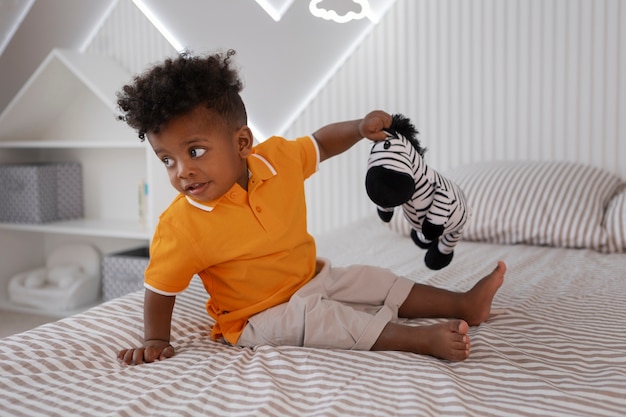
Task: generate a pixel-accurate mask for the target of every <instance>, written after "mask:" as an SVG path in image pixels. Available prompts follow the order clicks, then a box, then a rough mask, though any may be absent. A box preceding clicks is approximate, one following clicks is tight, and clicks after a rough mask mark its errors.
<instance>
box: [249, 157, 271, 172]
mask: <svg viewBox="0 0 626 417" xmlns="http://www.w3.org/2000/svg"><path fill="white" fill-rule="evenodd" d="M251 156H254V157H256V158H258V159H260V160H261V161H263V163H264V164H265V165H266V166H267V169H269V170H270V171H271V172H272V175H276V169H274V167H273V166H272V164H270V163H269V161H268V160H267V159H265V158H264V157H263V156H261V155H259V154H257V153H253V154H252V155H251Z"/></svg>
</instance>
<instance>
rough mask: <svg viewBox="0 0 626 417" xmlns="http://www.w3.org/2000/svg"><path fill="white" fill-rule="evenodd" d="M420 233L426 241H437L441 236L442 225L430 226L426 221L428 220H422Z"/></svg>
mask: <svg viewBox="0 0 626 417" xmlns="http://www.w3.org/2000/svg"><path fill="white" fill-rule="evenodd" d="M422 233H423V234H424V237H425V238H426V239H428V240H437V239H439V236H441V235H442V234H443V225H442V224H432V223H431V222H429V221H428V219H424V223H423V224H422Z"/></svg>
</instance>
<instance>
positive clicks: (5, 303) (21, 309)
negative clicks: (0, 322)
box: [0, 291, 103, 319]
mask: <svg viewBox="0 0 626 417" xmlns="http://www.w3.org/2000/svg"><path fill="white" fill-rule="evenodd" d="M102 302H103V300H102V299H99V300H96V301H94V302H93V303H91V304H87V305H85V306H81V307H77V308H73V309H69V310H60V311H59V310H43V309H39V308H35V307H31V306H27V305H23V304H18V303H14V302H12V301H11V300H10V299H9V298H8V297H7V295H6V294H3V293H2V292H1V291H0V310H5V311H13V312H16V313H26V314H37V315H40V316H48V317H53V318H57V319H62V318H64V317H69V316H71V315H74V314H76V313H80V312H83V311H85V310H87V309H89V308H91V307H94V306H96V305H98V304H101V303H102Z"/></svg>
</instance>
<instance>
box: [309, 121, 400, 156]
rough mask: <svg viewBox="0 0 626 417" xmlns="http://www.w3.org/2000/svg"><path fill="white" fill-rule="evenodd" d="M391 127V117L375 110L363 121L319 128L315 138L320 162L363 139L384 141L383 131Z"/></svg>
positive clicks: (385, 135)
mask: <svg viewBox="0 0 626 417" xmlns="http://www.w3.org/2000/svg"><path fill="white" fill-rule="evenodd" d="M389 126H391V115H389V114H388V113H386V112H384V111H382V110H374V111H373V112H370V113H368V114H367V115H366V116H365V117H364V118H363V119H356V120H350V121H345V122H337V123H331V124H329V125H326V126H324V127H321V128H319V129H318V130H317V131H316V132H315V133H313V136H314V137H315V140H316V141H317V145H318V147H319V150H320V162H321V161H324V160H326V159H328V158H331V157H333V156H335V155H339V154H340V153H342V152H344V151H346V150H348V149H349V148H350V147H352V146H353V145H354V144H355V143H357V142H358V141H360V140H361V139H362V138H368V139H371V140H383V139H385V138H386V137H387V134H386V133H385V132H383V129H385V128H388V127H389Z"/></svg>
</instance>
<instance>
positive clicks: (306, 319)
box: [237, 259, 413, 350]
mask: <svg viewBox="0 0 626 417" xmlns="http://www.w3.org/2000/svg"><path fill="white" fill-rule="evenodd" d="M317 269H318V271H320V272H319V273H318V274H317V275H316V276H315V278H313V279H312V280H311V281H310V282H308V283H307V284H306V285H305V286H304V287H302V288H301V289H300V290H298V291H297V292H296V293H295V294H294V295H293V296H292V297H291V299H290V300H289V301H288V302H287V303H284V304H280V305H278V306H276V307H272V308H270V309H267V310H265V311H262V312H260V313H258V314H256V315H254V316H253V317H251V318H250V319H249V320H248V324H247V325H246V328H245V329H244V331H243V333H242V335H241V337H240V338H239V340H238V341H237V345H238V346H242V347H253V346H258V345H271V346H279V345H289V346H307V347H315V348H327V349H354V350H369V349H370V348H371V347H372V345H373V344H374V343H375V342H376V340H377V339H378V337H379V336H380V333H381V332H382V330H383V328H384V327H385V326H386V325H387V323H389V322H390V321H392V320H395V319H397V318H398V308H399V307H400V306H401V305H402V303H403V302H404V301H405V300H406V298H407V296H408V295H409V291H410V290H411V288H412V286H413V282H412V281H411V280H409V279H408V278H404V277H399V276H397V275H395V274H394V273H392V272H391V271H389V270H387V269H383V268H379V267H374V266H364V265H354V266H349V267H341V268H331V266H330V262H329V261H327V260H326V259H318V268H317Z"/></svg>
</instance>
